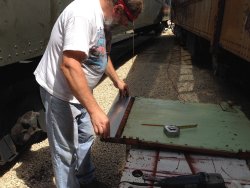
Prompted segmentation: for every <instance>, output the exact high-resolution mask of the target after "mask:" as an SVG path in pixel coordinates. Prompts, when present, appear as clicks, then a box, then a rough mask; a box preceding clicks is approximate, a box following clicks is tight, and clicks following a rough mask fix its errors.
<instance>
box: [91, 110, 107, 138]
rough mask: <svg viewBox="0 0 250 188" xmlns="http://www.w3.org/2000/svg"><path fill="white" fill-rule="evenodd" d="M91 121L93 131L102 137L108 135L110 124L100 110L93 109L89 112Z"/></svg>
mask: <svg viewBox="0 0 250 188" xmlns="http://www.w3.org/2000/svg"><path fill="white" fill-rule="evenodd" d="M90 117H91V122H92V125H93V127H94V130H95V133H96V134H97V135H100V136H102V137H104V138H107V137H109V135H110V124H109V119H108V117H107V115H106V114H105V113H104V112H103V111H102V110H101V109H99V110H95V112H94V113H92V114H90Z"/></svg>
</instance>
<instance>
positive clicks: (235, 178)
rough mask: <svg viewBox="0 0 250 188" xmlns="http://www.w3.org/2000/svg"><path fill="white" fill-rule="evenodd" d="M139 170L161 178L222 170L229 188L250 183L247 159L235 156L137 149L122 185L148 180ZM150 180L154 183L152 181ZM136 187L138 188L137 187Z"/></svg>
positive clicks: (129, 161) (122, 179)
mask: <svg viewBox="0 0 250 188" xmlns="http://www.w3.org/2000/svg"><path fill="white" fill-rule="evenodd" d="M135 170H137V171H138V170H140V171H142V172H143V175H148V176H153V177H158V178H164V177H173V176H179V175H190V174H196V173H198V172H207V173H219V174H221V175H222V177H223V179H224V181H225V183H226V186H227V187H228V188H232V187H233V186H231V185H232V183H233V182H238V183H239V184H241V185H242V186H243V185H245V186H246V185H248V186H249V185H250V175H249V174H250V170H249V168H248V166H247V163H246V161H245V160H239V159H234V158H222V157H215V156H203V155H190V154H183V153H176V152H166V151H158V150H145V149H136V148H133V149H131V150H130V152H129V154H128V159H127V162H126V165H125V168H124V170H123V174H122V178H121V183H120V186H119V188H129V187H131V184H129V182H139V183H143V182H144V180H143V178H142V177H135V176H133V171H135ZM147 183H149V184H150V182H147ZM132 187H134V188H137V186H132ZM138 187H139V186H138ZM144 187H152V186H144Z"/></svg>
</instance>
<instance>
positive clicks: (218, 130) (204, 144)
mask: <svg viewBox="0 0 250 188" xmlns="http://www.w3.org/2000/svg"><path fill="white" fill-rule="evenodd" d="M133 99H134V98H130V100H133ZM113 108H116V106H115V105H114V106H113ZM113 108H112V110H111V113H109V116H110V119H111V133H112V134H111V135H112V137H111V138H110V139H108V140H107V141H111V142H120V143H126V144H135V145H146V146H149V147H158V148H168V149H178V150H181V151H193V152H200V153H207V154H220V155H227V156H238V157H249V156H250V153H249V151H250V145H249V132H250V122H249V120H248V119H247V118H246V116H245V115H244V114H243V113H242V112H241V111H240V110H239V109H237V108H234V110H232V111H231V112H230V111H225V110H224V111H223V108H222V107H221V106H220V105H215V104H201V103H182V102H180V101H170V100H159V99H146V98H140V97H136V98H135V101H134V102H133V103H131V105H130V108H129V111H126V110H123V111H122V110H118V111H119V112H120V115H121V114H123V115H122V116H123V120H122V122H119V123H118V122H117V120H118V119H116V117H119V116H118V115H117V113H112V111H116V110H114V109H113ZM120 108H121V106H120ZM124 108H125V109H127V106H125V107H124ZM125 111H126V112H125ZM124 112H125V113H124ZM117 124H119V130H120V131H122V132H120V133H119V136H117V134H116V137H115V138H114V136H113V135H114V133H113V132H112V131H113V130H112V127H117ZM142 124H172V125H187V124H198V126H197V127H196V128H190V129H182V130H181V134H180V136H179V137H177V138H169V137H167V136H166V135H165V134H164V132H163V127H161V126H143V125H142ZM116 129H117V128H116Z"/></svg>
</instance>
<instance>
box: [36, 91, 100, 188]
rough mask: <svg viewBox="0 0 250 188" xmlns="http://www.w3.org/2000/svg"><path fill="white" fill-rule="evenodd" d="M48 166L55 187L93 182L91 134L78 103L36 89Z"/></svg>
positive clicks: (91, 128) (83, 110) (89, 123)
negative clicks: (43, 112) (45, 137)
mask: <svg viewBox="0 0 250 188" xmlns="http://www.w3.org/2000/svg"><path fill="white" fill-rule="evenodd" d="M40 94H41V98H42V101H43V104H44V107H45V122H46V128H47V134H48V140H49V145H50V151H51V157H52V164H53V169H54V174H55V179H56V185H57V187H58V188H66V187H67V188H78V187H80V184H85V183H89V182H90V181H92V180H93V179H94V166H93V164H92V162H91V157H90V155H91V154H90V152H91V146H92V144H93V142H94V139H95V132H94V129H93V126H92V124H91V121H90V117H89V114H88V112H87V110H86V109H85V108H83V107H82V105H80V104H72V103H69V102H65V101H62V100H60V99H58V98H56V97H54V96H52V95H50V94H49V93H48V92H47V91H45V90H44V89H43V88H42V87H40Z"/></svg>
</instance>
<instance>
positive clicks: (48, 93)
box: [34, 0, 142, 188]
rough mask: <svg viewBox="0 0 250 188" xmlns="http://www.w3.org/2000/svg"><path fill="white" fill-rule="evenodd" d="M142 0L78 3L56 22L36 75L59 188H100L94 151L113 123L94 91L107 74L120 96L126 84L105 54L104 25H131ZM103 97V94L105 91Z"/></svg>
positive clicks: (90, 0) (84, 0)
mask: <svg viewBox="0 0 250 188" xmlns="http://www.w3.org/2000/svg"><path fill="white" fill-rule="evenodd" d="M141 9H142V0H118V1H117V0H116V1H115V2H114V1H113V0H75V1H73V2H72V3H71V4H70V5H69V6H67V7H66V8H65V10H64V11H63V12H62V14H61V15H60V16H59V18H58V19H57V21H56V23H55V25H54V27H53V30H52V33H51V37H50V40H49V43H48V45H47V48H46V51H45V53H44V55H43V57H42V59H41V61H40V63H39V65H38V67H37V69H36V70H35V72H34V74H35V77H36V80H37V82H38V83H39V84H40V86H41V87H40V88H41V90H40V92H41V97H42V100H43V104H44V107H45V114H46V120H45V121H46V127H47V134H48V140H49V144H50V150H51V156H52V162H53V168H54V173H55V179H56V185H57V187H60V188H64V187H70V188H77V187H91V188H94V187H97V185H98V182H97V181H96V180H95V177H94V167H93V165H92V163H91V160H90V150H91V146H92V143H93V141H94V138H95V135H100V136H103V137H108V136H109V119H108V117H107V115H106V114H105V113H104V112H103V110H102V109H101V108H100V106H99V105H98V104H97V102H96V100H95V99H94V97H93V93H92V90H93V89H94V87H95V86H96V85H97V83H98V81H99V80H100V78H101V77H102V75H103V73H104V72H105V73H106V74H107V75H108V76H109V77H110V78H111V80H112V81H113V83H114V85H115V87H117V88H118V89H119V91H120V94H121V95H122V96H124V95H128V86H127V84H126V83H125V82H123V81H122V80H120V79H119V78H118V76H117V74H116V72H115V70H114V67H113V65H112V62H111V60H110V58H108V57H107V56H108V55H107V53H106V52H107V47H106V44H110V41H106V38H110V37H109V35H108V33H106V38H105V31H106V30H105V31H104V23H107V24H110V23H111V22H116V23H118V24H122V25H127V24H128V21H131V22H132V21H134V20H135V19H136V18H137V17H138V15H139V14H140V12H141ZM104 94H105V93H104Z"/></svg>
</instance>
